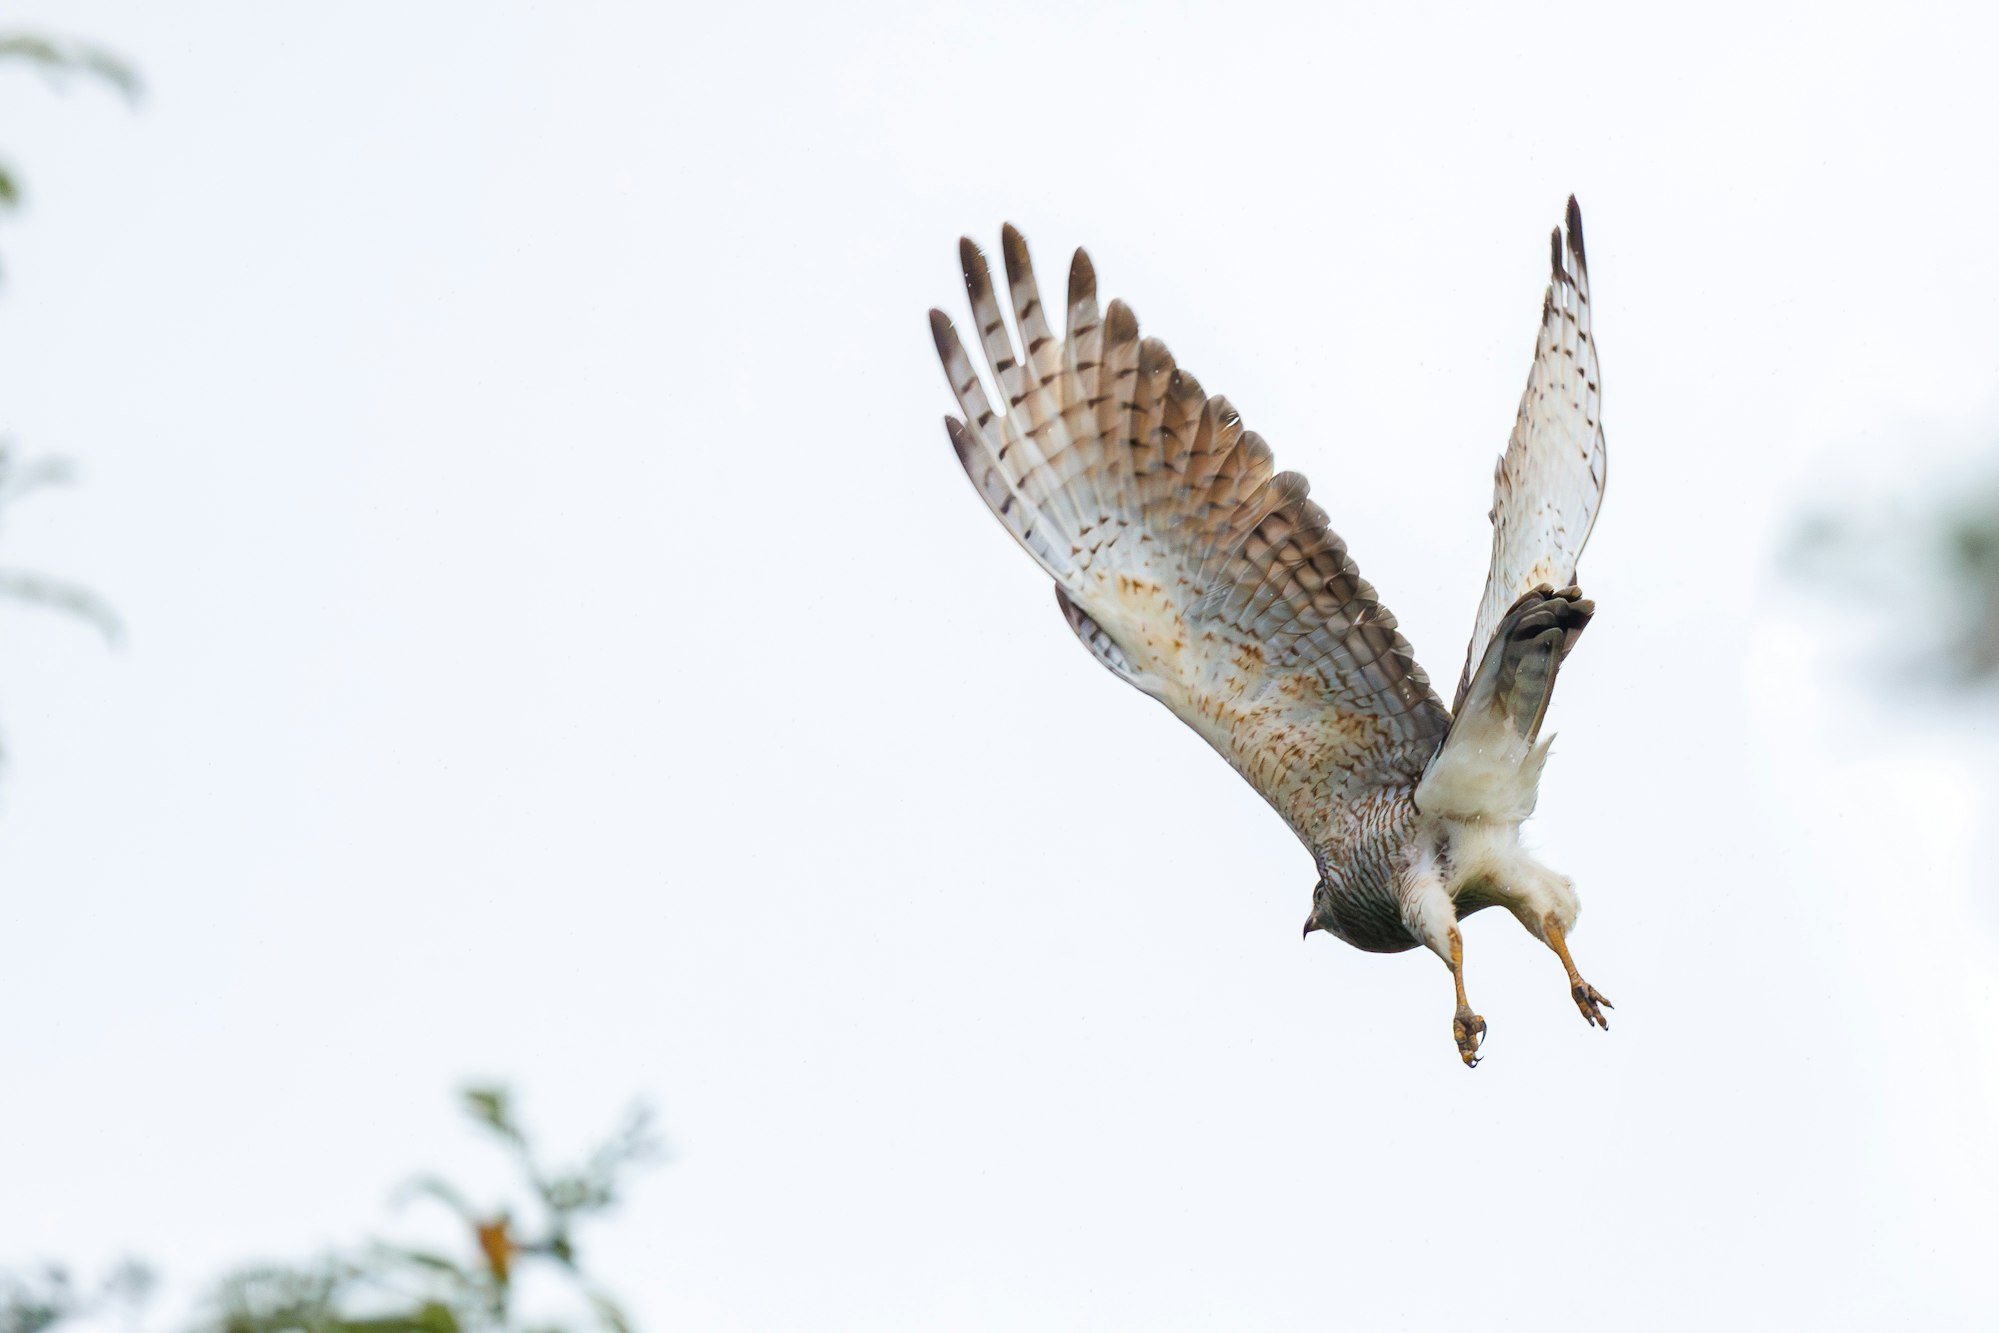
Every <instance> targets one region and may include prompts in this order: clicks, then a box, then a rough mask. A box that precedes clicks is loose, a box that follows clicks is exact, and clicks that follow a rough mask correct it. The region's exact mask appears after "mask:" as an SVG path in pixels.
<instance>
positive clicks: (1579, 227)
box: [1568, 195, 1589, 268]
mask: <svg viewBox="0 0 1999 1333" xmlns="http://www.w3.org/2000/svg"><path fill="white" fill-rule="evenodd" d="M1568 223H1569V249H1570V250H1572V251H1574V252H1575V256H1576V267H1577V268H1586V267H1587V266H1588V264H1589V259H1588V257H1587V256H1586V255H1585V254H1584V253H1583V210H1582V206H1581V205H1580V204H1578V203H1576V197H1575V196H1574V195H1570V196H1569V217H1568Z"/></svg>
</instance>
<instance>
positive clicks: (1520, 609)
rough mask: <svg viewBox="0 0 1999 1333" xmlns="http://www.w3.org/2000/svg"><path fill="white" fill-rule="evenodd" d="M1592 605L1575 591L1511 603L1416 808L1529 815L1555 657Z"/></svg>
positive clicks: (1562, 654) (1558, 661)
mask: <svg viewBox="0 0 1999 1333" xmlns="http://www.w3.org/2000/svg"><path fill="white" fill-rule="evenodd" d="M1595 610H1596V607H1595V605H1594V604H1593V603H1591V602H1588V601H1586V600H1584V598H1583V595H1582V593H1581V591H1580V590H1578V589H1575V588H1565V589H1563V590H1562V591H1560V592H1555V591H1553V590H1551V589H1549V588H1547V587H1540V588H1536V589H1534V590H1533V591H1532V592H1529V593H1527V594H1525V595H1524V596H1522V597H1521V598H1520V599H1519V600H1518V601H1516V602H1515V603H1514V604H1513V606H1512V608H1511V609H1510V610H1508V611H1507V613H1506V615H1505V617H1504V618H1503V619H1502V620H1501V621H1500V623H1499V628H1498V630H1497V631H1496V632H1495V633H1494V634H1493V636H1492V642H1491V644H1490V645H1489V646H1488V647H1487V648H1486V651H1485V657H1484V658H1483V659H1482V660H1481V661H1480V662H1479V665H1478V670H1477V671H1476V672H1475V673H1473V675H1472V677H1471V681H1470V686H1469V689H1468V690H1467V692H1466V694H1465V697H1464V702H1463V703H1462V705H1461V706H1460V707H1459V708H1458V711H1457V714H1456V715H1455V716H1454V717H1453V718H1452V719H1451V729H1450V732H1449V733H1448V734H1447V735H1446V736H1445V737H1444V743H1443V745H1441V746H1440V747H1438V750H1437V753H1436V755H1435V756H1434V757H1432V758H1431V760H1430V765H1429V767H1428V768H1427V769H1426V770H1425V771H1424V773H1423V781H1422V782H1421V784H1420V785H1418V787H1417V788H1416V805H1417V808H1418V809H1420V810H1422V811H1423V812H1424V813H1426V814H1439V815H1449V816H1454V817H1457V818H1464V819H1489V820H1510V821H1515V822H1517V821H1519V820H1522V819H1525V818H1526V817H1527V816H1528V815H1530V814H1532V813H1533V812H1534V800H1535V795H1536V792H1537V790H1538V788H1539V786H1540V781H1541V767H1542V765H1543V764H1544V763H1545V762H1546V761H1547V757H1548V746H1547V743H1546V742H1543V741H1542V740H1541V723H1542V721H1543V720H1544V719H1545V718H1546V717H1547V715H1548V701H1549V700H1550V699H1551V698H1553V697H1554V693H1555V677H1556V675H1557V674H1558V673H1559V672H1560V670H1561V666H1562V662H1563V660H1564V659H1565V658H1567V657H1568V655H1569V650H1570V649H1572V648H1574V647H1575V643H1576V639H1577V638H1578V637H1579V636H1580V635H1581V634H1582V632H1583V627H1584V626H1586V625H1587V624H1589V620H1590V616H1591V615H1592V614H1594V613H1595Z"/></svg>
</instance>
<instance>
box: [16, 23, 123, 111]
mask: <svg viewBox="0 0 1999 1333" xmlns="http://www.w3.org/2000/svg"><path fill="white" fill-rule="evenodd" d="M5 59H13V60H22V61H26V62H27V63H29V64H32V65H38V66H40V67H41V69H42V71H43V72H44V73H46V74H49V75H51V76H55V77H60V76H62V75H66V74H84V75H88V76H90V77H93V78H97V79H100V80H102V81H103V82H105V83H108V84H110V85H111V86H112V87H113V88H115V89H117V90H118V92H119V93H121V94H123V96H124V98H125V100H126V101H127V102H130V103H132V104H134V105H136V104H137V103H138V101H139V94H140V91H141V90H140V87H139V75H138V71H136V70H134V69H133V68H132V67H131V66H130V65H128V64H126V63H125V62H124V61H123V60H121V59H119V58H118V57H117V56H115V55H113V54H112V53H111V52H109V51H107V50H105V49H104V48H103V47H101V46H93V45H91V44H90V43H88V42H79V41H65V40H63V39H62V38H57V37H43V36H40V35H38V34H34V33H13V34H9V35H7V36H0V60H5Z"/></svg>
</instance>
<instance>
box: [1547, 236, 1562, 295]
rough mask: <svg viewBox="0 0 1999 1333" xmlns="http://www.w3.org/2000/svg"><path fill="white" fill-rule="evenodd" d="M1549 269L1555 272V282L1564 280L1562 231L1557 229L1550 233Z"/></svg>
mask: <svg viewBox="0 0 1999 1333" xmlns="http://www.w3.org/2000/svg"><path fill="white" fill-rule="evenodd" d="M1548 267H1549V268H1551V269H1553V270H1554V274H1555V280H1556V281H1557V282H1559V281H1561V278H1562V229H1561V228H1560V227H1557V228H1555V229H1554V230H1553V231H1551V232H1549V233H1548Z"/></svg>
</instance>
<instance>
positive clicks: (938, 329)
mask: <svg viewBox="0 0 1999 1333" xmlns="http://www.w3.org/2000/svg"><path fill="white" fill-rule="evenodd" d="M930 336H931V337H932V338H934V339H936V341H937V355H939V356H949V355H950V352H951V344H952V343H954V342H956V341H957V340H958V331H957V330H956V329H954V328H952V327H951V317H950V316H949V315H947V314H945V313H944V312H943V311H942V310H939V309H938V308H937V307H936V306H932V307H930Z"/></svg>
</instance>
